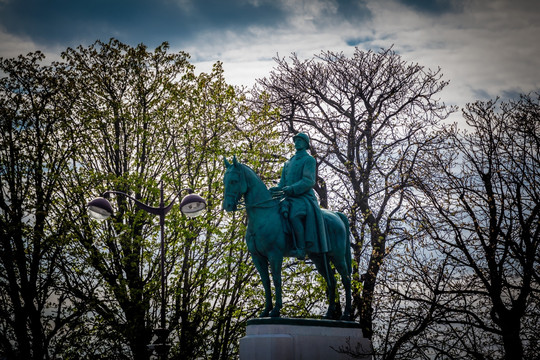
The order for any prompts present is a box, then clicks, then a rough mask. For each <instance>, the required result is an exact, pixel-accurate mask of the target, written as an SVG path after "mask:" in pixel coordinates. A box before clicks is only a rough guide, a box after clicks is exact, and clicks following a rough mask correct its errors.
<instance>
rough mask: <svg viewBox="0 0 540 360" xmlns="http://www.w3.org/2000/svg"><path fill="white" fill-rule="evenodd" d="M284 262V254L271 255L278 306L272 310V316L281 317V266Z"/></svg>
mask: <svg viewBox="0 0 540 360" xmlns="http://www.w3.org/2000/svg"><path fill="white" fill-rule="evenodd" d="M282 264H283V256H277V255H276V256H272V257H270V268H271V269H272V279H273V280H274V290H275V292H276V306H274V309H273V310H272V311H271V312H270V317H279V316H280V311H281V307H282V306H283V303H282V300H281V266H282Z"/></svg>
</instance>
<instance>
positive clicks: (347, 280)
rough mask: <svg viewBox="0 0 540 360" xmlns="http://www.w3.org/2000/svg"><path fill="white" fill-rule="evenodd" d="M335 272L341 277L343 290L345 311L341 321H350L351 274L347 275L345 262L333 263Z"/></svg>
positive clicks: (347, 270)
mask: <svg viewBox="0 0 540 360" xmlns="http://www.w3.org/2000/svg"><path fill="white" fill-rule="evenodd" d="M333 263H334V266H335V267H336V270H337V271H338V273H339V275H340V276H341V282H342V283H343V287H344V288H345V311H344V312H343V315H342V316H341V320H351V315H352V305H351V274H350V273H349V267H348V266H347V264H346V263H345V261H343V260H342V261H335V260H334V261H333Z"/></svg>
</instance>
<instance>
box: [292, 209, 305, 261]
mask: <svg viewBox="0 0 540 360" xmlns="http://www.w3.org/2000/svg"><path fill="white" fill-rule="evenodd" d="M291 224H292V227H293V231H294V235H295V238H296V250H293V251H292V255H293V256H295V257H296V258H297V259H298V260H305V258H306V240H305V231H304V224H303V222H302V220H300V219H294V220H292V221H291Z"/></svg>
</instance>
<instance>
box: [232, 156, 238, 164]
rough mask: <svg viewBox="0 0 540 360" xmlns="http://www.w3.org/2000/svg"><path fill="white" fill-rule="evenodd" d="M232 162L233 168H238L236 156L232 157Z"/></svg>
mask: <svg viewBox="0 0 540 360" xmlns="http://www.w3.org/2000/svg"><path fill="white" fill-rule="evenodd" d="M232 161H233V164H234V166H238V160H236V155H234V156H233V159H232Z"/></svg>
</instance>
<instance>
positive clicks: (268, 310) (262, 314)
mask: <svg viewBox="0 0 540 360" xmlns="http://www.w3.org/2000/svg"><path fill="white" fill-rule="evenodd" d="M271 310H272V309H271V308H270V309H266V310H264V311H263V312H262V313H261V314H260V315H259V317H260V318H265V317H268V314H270V311H271Z"/></svg>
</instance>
